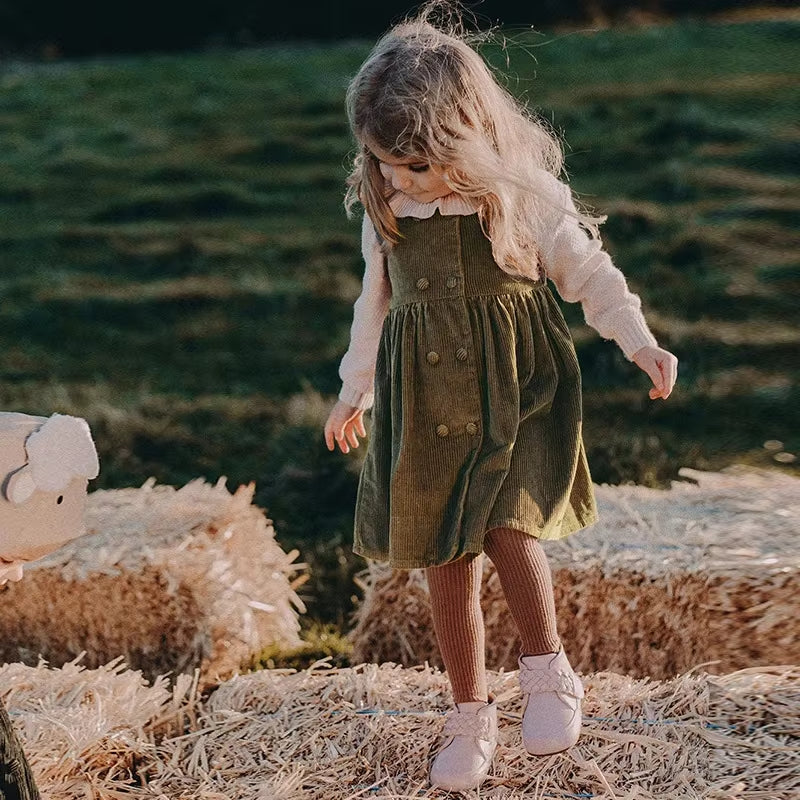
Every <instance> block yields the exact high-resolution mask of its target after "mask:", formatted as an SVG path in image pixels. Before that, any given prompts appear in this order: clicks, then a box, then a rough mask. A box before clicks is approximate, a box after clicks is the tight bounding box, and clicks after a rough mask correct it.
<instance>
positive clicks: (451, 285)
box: [445, 275, 458, 289]
mask: <svg viewBox="0 0 800 800" xmlns="http://www.w3.org/2000/svg"><path fill="white" fill-rule="evenodd" d="M445 283H446V284H447V288H448V289H455V288H456V286H458V278H456V276H455V275H451V276H450V277H449V278H448V279H447V280H446V281H445Z"/></svg>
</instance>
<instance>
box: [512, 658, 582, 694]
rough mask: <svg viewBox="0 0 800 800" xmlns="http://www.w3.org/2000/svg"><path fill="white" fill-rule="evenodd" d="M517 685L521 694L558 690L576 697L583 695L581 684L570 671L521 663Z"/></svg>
mask: <svg viewBox="0 0 800 800" xmlns="http://www.w3.org/2000/svg"><path fill="white" fill-rule="evenodd" d="M519 685H520V689H521V690H522V693H523V694H540V693H541V692H560V693H561V694H566V695H570V696H571V697H576V698H581V697H583V696H584V692H583V684H582V683H581V681H580V678H578V676H577V675H576V674H575V673H574V672H572V671H570V672H565V671H564V670H554V669H536V668H535V667H529V666H527V665H526V664H524V663H522V664H521V666H520V670H519Z"/></svg>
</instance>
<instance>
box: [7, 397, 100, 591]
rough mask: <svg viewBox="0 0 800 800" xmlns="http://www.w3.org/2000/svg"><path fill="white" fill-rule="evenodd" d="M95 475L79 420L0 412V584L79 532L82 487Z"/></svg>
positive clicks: (89, 438)
mask: <svg viewBox="0 0 800 800" xmlns="http://www.w3.org/2000/svg"><path fill="white" fill-rule="evenodd" d="M99 470H100V464H99V462H98V459H97V451H96V449H95V446H94V442H93V441H92V434H91V432H90V430H89V426H88V424H87V423H86V421H85V420H83V419H80V418H79V417H70V416H67V415H65V414H53V415H52V416H51V417H35V416H30V415H28V414H18V413H15V412H0V481H2V484H0V583H5V582H6V581H9V580H12V581H13V580H19V579H20V578H21V577H22V567H23V564H24V563H25V562H26V561H34V560H35V559H37V558H41V557H42V556H44V555H47V554H48V553H50V552H52V551H53V550H56V549H58V548H59V547H61V545H63V544H65V543H66V542H68V541H70V540H72V539H76V538H77V537H79V536H81V535H82V534H83V533H84V530H85V529H84V525H83V513H84V509H85V507H86V492H87V486H88V483H89V479H90V478H96V477H97V475H98V473H99Z"/></svg>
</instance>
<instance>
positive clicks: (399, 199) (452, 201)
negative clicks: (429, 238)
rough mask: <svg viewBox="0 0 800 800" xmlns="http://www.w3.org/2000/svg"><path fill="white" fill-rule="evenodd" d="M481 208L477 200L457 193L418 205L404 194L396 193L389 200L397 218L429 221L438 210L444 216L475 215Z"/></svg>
mask: <svg viewBox="0 0 800 800" xmlns="http://www.w3.org/2000/svg"><path fill="white" fill-rule="evenodd" d="M479 207H480V204H479V203H478V202H477V201H476V200H473V199H472V198H470V197H464V196H463V195H460V194H456V193H455V192H453V193H452V194H448V195H445V196H444V197H439V198H437V199H436V200H432V201H431V202H430V203H418V202H417V201H416V200H414V199H413V198H412V197H409V196H408V195H407V194H403V193H402V192H395V193H394V194H393V195H392V196H391V197H390V198H389V208H391V209H392V213H393V214H394V215H395V217H416V218H417V219H428V218H429V217H432V216H433V215H434V213H435V212H436V210H437V209H438V210H439V213H440V214H442V215H443V216H448V215H450V216H452V215H454V214H461V215H466V214H475V213H476V212H477V211H478V208H479Z"/></svg>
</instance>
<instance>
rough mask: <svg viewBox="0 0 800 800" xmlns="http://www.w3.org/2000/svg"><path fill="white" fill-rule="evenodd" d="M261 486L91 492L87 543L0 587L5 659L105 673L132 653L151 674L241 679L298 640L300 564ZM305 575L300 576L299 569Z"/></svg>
mask: <svg viewBox="0 0 800 800" xmlns="http://www.w3.org/2000/svg"><path fill="white" fill-rule="evenodd" d="M252 499H253V486H252V485H250V486H241V487H239V489H238V490H237V491H236V492H234V493H233V494H231V493H230V492H229V491H228V490H227V489H226V488H225V479H224V478H223V479H221V480H220V481H218V482H217V483H216V485H213V486H212V485H211V484H208V483H206V482H204V481H202V480H195V481H192V482H190V483H188V484H187V485H186V486H184V487H182V488H181V489H177V490H176V489H175V488H174V487H171V486H157V485H155V482H154V481H153V480H152V479H151V480H150V481H148V482H147V483H145V485H144V486H142V487H141V488H139V489H117V490H108V491H97V492H94V493H92V494H90V495H89V498H88V504H87V510H86V527H87V531H88V532H89V534H90V535H87V536H85V537H83V538H81V539H77V540H75V541H73V542H71V543H70V544H68V545H67V546H65V547H63V548H61V549H60V550H58V551H57V552H55V553H53V554H51V555H50V556H48V557H47V558H44V559H42V560H41V561H38V562H35V563H34V564H31V565H30V566H29V567H28V568H27V569H26V573H27V574H26V577H25V579H24V580H23V581H21V582H20V583H18V584H7V585H6V586H3V587H0V660H2V661H23V662H26V663H28V664H36V663H37V661H38V660H39V658H40V657H42V658H44V659H45V660H47V661H48V662H49V663H51V664H54V665H60V664H63V663H65V662H67V661H71V660H72V659H74V658H76V657H77V656H78V655H79V654H80V653H82V652H84V651H85V652H86V653H87V655H86V659H85V664H86V666H88V667H95V666H98V665H100V664H104V663H107V662H108V661H111V660H112V659H114V658H116V657H117V656H123V657H124V658H125V660H126V662H127V663H128V664H130V665H131V666H132V667H134V668H136V669H140V670H142V672H143V673H144V674H145V675H146V676H147V677H149V678H151V679H152V678H155V676H157V675H160V674H164V673H172V674H173V675H175V674H179V673H192V672H193V671H194V670H195V668H197V667H199V668H200V670H201V682H202V683H203V684H206V683H212V682H216V681H217V680H218V679H219V678H221V677H228V676H230V675H231V674H233V673H234V672H236V671H237V670H238V669H239V668H240V665H241V664H242V663H243V662H246V661H247V660H248V659H249V658H251V657H252V656H253V655H254V654H257V653H259V652H260V651H261V650H262V649H263V648H264V647H266V646H267V645H270V644H278V645H282V646H286V647H295V646H297V645H299V643H300V636H299V630H300V623H299V619H298V611H305V607H304V605H303V603H302V601H301V600H300V599H299V597H298V596H297V594H296V592H295V589H296V588H297V587H298V586H299V585H300V584H301V583H302V582H303V581H304V580H305V579H306V577H307V575H305V574H303V570H304V568H305V566H306V565H305V564H298V563H293V562H294V559H295V558H296V557H297V555H298V553H297V551H296V550H294V551H292V552H291V553H285V552H283V550H282V549H281V548H280V546H279V545H278V543H277V542H276V541H275V532H274V530H273V528H272V524H271V522H270V521H269V520H267V519H266V518H265V517H264V514H263V512H262V511H261V510H260V509H258V508H257V507H255V506H253V505H252ZM298 573H300V574H298Z"/></svg>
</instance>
